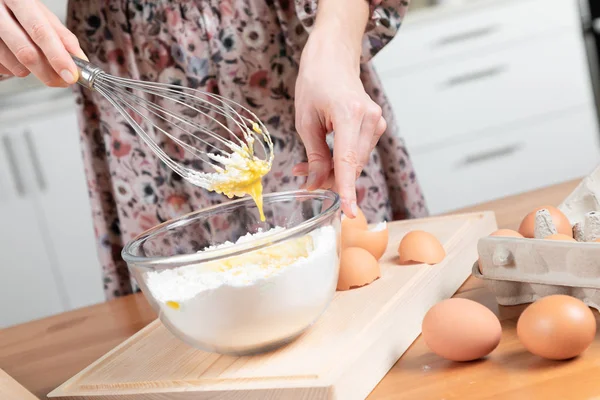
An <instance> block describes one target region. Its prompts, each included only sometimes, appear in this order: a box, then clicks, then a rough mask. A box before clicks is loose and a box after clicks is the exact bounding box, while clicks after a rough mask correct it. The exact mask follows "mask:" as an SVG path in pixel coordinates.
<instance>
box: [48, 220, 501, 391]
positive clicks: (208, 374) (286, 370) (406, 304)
mask: <svg viewBox="0 0 600 400" xmlns="http://www.w3.org/2000/svg"><path fill="white" fill-rule="evenodd" d="M389 229H390V240H389V246H388V249H387V252H386V254H385V255H384V256H383V258H382V259H381V268H382V275H381V278H380V279H378V280H377V281H375V282H373V283H372V284H370V285H368V286H365V287H362V288H359V289H354V290H350V291H345V292H338V293H336V296H335V298H334V300H333V302H332V303H331V305H330V306H329V307H328V309H327V311H326V312H325V313H324V314H323V315H322V317H321V318H320V319H319V320H318V321H317V322H316V323H315V325H313V326H312V327H311V329H310V330H308V331H307V332H306V333H305V334H304V335H303V336H301V337H300V338H299V339H297V340H296V341H295V342H293V343H291V344H289V345H287V346H286V347H284V348H280V349H279V350H276V351H274V352H271V353H267V354H262V355H258V356H249V357H232V356H221V355H218V354H213V353H207V352H203V351H200V350H196V349H194V348H192V347H190V346H188V345H186V344H184V343H182V342H181V341H179V340H178V339H177V338H175V337H174V336H173V335H172V334H171V333H170V332H169V331H167V329H166V328H165V327H164V326H163V325H162V324H161V323H160V322H159V321H158V320H157V321H154V322H152V323H150V324H149V325H148V326H147V327H145V328H144V329H142V330H141V331H139V332H138V333H136V334H135V335H133V336H132V337H131V338H129V339H128V340H126V341H125V342H124V343H122V344H121V345H119V346H118V347H116V348H115V349H114V350H112V351H111V352H109V353H108V354H106V355H105V356H103V357H102V358H100V359H99V360H97V361H96V362H94V363H93V364H92V365H90V366H89V367H87V368H86V369H84V370H83V371H81V372H80V373H79V374H77V375H76V376H74V377H73V378H71V379H70V380H69V381H67V382H65V383H64V384H63V385H61V386H60V387H58V388H57V389H56V390H54V391H53V392H52V393H50V394H49V395H48V397H49V398H59V399H71V400H73V399H78V400H100V399H102V400H117V399H119V400H159V399H160V400H166V399H174V400H175V399H176V400H187V399H194V400H201V399H211V400H217V399H219V400H229V399H232V400H269V399H273V400H274V399H285V400H321V399H323V400H324V399H341V400H353V399H364V398H365V397H367V396H368V394H369V393H370V392H371V391H372V390H373V388H374V387H375V386H376V385H377V384H378V382H379V381H380V380H381V379H382V378H383V377H384V376H385V374H386V373H387V371H388V370H389V369H390V368H391V367H392V366H393V365H394V364H395V363H396V361H397V360H398V359H399V358H400V356H401V355H402V354H403V353H404V352H405V351H406V349H407V348H408V347H409V346H410V345H411V343H412V342H413V341H414V340H415V339H416V338H417V337H418V336H419V334H420V332H421V322H422V320H423V316H424V315H425V313H426V312H427V310H428V309H429V308H430V307H431V306H432V305H434V304H435V303H437V302H438V301H441V300H443V299H445V298H448V297H451V296H452V295H453V294H454V293H455V292H456V290H457V289H458V288H459V287H460V285H461V284H462V283H463V282H464V281H465V280H466V279H467V278H468V277H469V275H470V272H471V267H472V265H473V263H474V261H475V260H476V259H477V257H478V256H477V241H478V239H479V238H481V237H482V236H486V235H489V234H490V233H491V232H493V231H494V230H496V229H497V225H496V220H495V217H494V215H493V213H489V212H484V213H471V214H463V215H454V216H445V217H436V218H427V219H421V220H408V221H400V222H394V223H391V224H389ZM414 229H421V230H425V231H428V232H431V233H432V234H434V235H436V236H437V237H438V239H440V241H441V242H442V243H443V245H444V247H445V249H446V252H447V257H446V259H445V260H444V261H443V262H442V263H440V264H438V265H433V266H429V265H410V266H402V265H399V264H398V262H397V248H398V244H399V243H400V240H401V239H402V237H403V236H404V235H405V234H406V233H407V232H409V231H411V230H414ZM265 329H268V327H265Z"/></svg>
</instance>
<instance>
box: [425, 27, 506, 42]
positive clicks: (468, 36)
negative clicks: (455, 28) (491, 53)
mask: <svg viewBox="0 0 600 400" xmlns="http://www.w3.org/2000/svg"><path fill="white" fill-rule="evenodd" d="M497 30H498V28H497V27H495V26H488V27H484V28H478V29H473V30H470V31H466V32H461V33H457V34H455V35H450V36H446V37H443V38H441V39H440V40H438V41H437V42H435V44H434V47H442V46H447V45H449V44H454V43H458V42H464V41H466V40H473V39H477V38H480V37H482V36H488V35H491V34H492V33H494V32H495V31H497Z"/></svg>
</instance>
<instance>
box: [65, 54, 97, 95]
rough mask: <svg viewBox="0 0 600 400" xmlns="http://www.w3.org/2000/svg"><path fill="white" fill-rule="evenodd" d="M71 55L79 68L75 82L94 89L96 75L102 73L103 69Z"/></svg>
mask: <svg viewBox="0 0 600 400" xmlns="http://www.w3.org/2000/svg"><path fill="white" fill-rule="evenodd" d="M71 57H72V58H73V61H74V62H75V65H76V66H77V69H78V70H79V79H78V80H77V83H78V84H80V85H81V86H83V87H86V88H88V89H94V81H95V80H96V77H97V76H98V75H100V74H101V73H103V71H102V70H101V69H100V68H98V67H96V66H95V65H93V64H91V63H89V62H87V61H85V60H82V59H81V58H78V57H75V56H71Z"/></svg>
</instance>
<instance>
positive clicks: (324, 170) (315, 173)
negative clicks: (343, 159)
mask: <svg viewBox="0 0 600 400" xmlns="http://www.w3.org/2000/svg"><path fill="white" fill-rule="evenodd" d="M296 128H297V130H298V134H299V135H300V137H301V138H302V142H303V143H304V147H305V149H306V156H307V158H308V179H307V181H306V187H307V189H308V190H315V189H318V188H319V187H321V186H322V185H323V183H324V182H325V180H326V179H327V176H328V174H329V170H330V169H331V152H330V150H329V146H327V142H326V141H325V132H324V129H323V127H322V126H321V123H320V122H319V120H318V118H317V117H316V115H314V114H312V113H310V114H304V115H301V116H297V121H296Z"/></svg>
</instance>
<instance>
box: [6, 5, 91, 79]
mask: <svg viewBox="0 0 600 400" xmlns="http://www.w3.org/2000/svg"><path fill="white" fill-rule="evenodd" d="M71 54H73V55H76V56H78V57H80V58H83V59H87V57H86V56H85V54H84V53H83V51H82V50H81V48H80V47H79V41H78V40H77V37H75V35H73V33H71V32H70V31H69V30H68V29H67V28H66V27H65V26H64V25H63V24H62V23H61V22H60V20H59V19H58V18H57V17H56V15H54V14H52V13H51V12H50V11H49V10H48V9H47V8H46V6H44V5H43V4H42V3H41V2H40V1H38V0H0V73H2V74H6V75H14V76H18V77H25V76H27V75H29V74H30V73H32V74H34V75H35V76H36V77H37V78H38V79H39V80H40V81H42V82H43V83H44V84H45V85H47V86H52V87H57V86H58V87H65V86H68V85H70V84H73V83H75V82H77V79H78V75H79V74H78V72H77V67H76V66H75V63H74V62H73V59H72V58H71Z"/></svg>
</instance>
